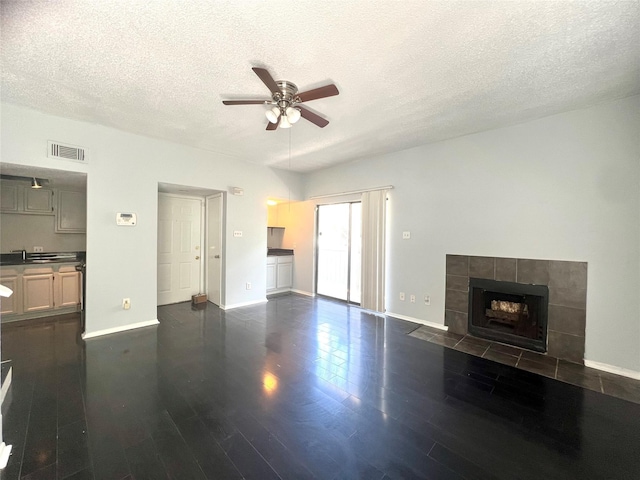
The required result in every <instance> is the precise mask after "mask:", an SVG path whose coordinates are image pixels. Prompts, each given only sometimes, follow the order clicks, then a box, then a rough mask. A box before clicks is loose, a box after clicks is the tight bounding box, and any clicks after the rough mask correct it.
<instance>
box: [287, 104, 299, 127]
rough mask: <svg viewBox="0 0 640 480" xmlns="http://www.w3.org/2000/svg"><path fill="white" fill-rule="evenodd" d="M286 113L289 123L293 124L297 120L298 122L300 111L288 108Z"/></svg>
mask: <svg viewBox="0 0 640 480" xmlns="http://www.w3.org/2000/svg"><path fill="white" fill-rule="evenodd" d="M286 112H287V119H288V120H289V123H291V124H294V123H296V122H297V121H298V120H300V110H298V109H297V108H293V107H288V108H287V110H286Z"/></svg>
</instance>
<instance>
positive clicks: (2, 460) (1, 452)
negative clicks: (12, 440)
mask: <svg viewBox="0 0 640 480" xmlns="http://www.w3.org/2000/svg"><path fill="white" fill-rule="evenodd" d="M9 455H11V445H7V444H6V443H4V442H2V443H0V469H2V468H4V467H6V466H7V463H8V462H9Z"/></svg>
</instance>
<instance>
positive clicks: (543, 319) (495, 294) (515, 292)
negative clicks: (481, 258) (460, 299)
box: [467, 277, 549, 352]
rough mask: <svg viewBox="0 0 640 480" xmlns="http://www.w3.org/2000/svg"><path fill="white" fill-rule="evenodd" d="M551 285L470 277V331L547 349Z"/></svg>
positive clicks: (486, 336)
mask: <svg viewBox="0 0 640 480" xmlns="http://www.w3.org/2000/svg"><path fill="white" fill-rule="evenodd" d="M548 304H549V288H548V287H547V286H546V285H528V284H523V283H514V282H503V281H497V280H488V279H484V278H473V277H472V278H469V314H468V317H467V318H468V322H469V324H468V331H469V333H471V334H472V335H475V336H477V337H483V338H487V339H489V340H495V341H498V342H503V343H508V344H511V345H515V346H518V347H522V348H528V349H530V350H535V351H538V352H546V351H547V311H548Z"/></svg>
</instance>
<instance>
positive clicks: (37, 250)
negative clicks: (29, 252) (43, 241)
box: [33, 247, 44, 253]
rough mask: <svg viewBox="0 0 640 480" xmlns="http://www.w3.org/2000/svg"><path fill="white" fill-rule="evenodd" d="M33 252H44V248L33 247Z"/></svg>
mask: <svg viewBox="0 0 640 480" xmlns="http://www.w3.org/2000/svg"><path fill="white" fill-rule="evenodd" d="M33 252H34V253H40V252H44V248H42V247H33Z"/></svg>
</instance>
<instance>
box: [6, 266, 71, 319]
mask: <svg viewBox="0 0 640 480" xmlns="http://www.w3.org/2000/svg"><path fill="white" fill-rule="evenodd" d="M0 283H1V284H2V285H4V286H6V287H8V288H10V289H11V290H13V295H11V296H10V297H8V298H2V301H1V303H0V306H1V307H0V311H1V312H2V321H3V322H5V321H7V322H8V321H15V320H26V319H29V318H37V317H46V316H49V315H58V314H61V313H68V312H74V311H77V308H78V306H79V305H80V292H81V290H80V288H81V276H80V272H77V271H76V270H75V264H74V265H69V264H67V265H64V264H63V265H59V264H56V265H55V266H47V267H40V266H38V267H32V266H10V267H2V268H0Z"/></svg>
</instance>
